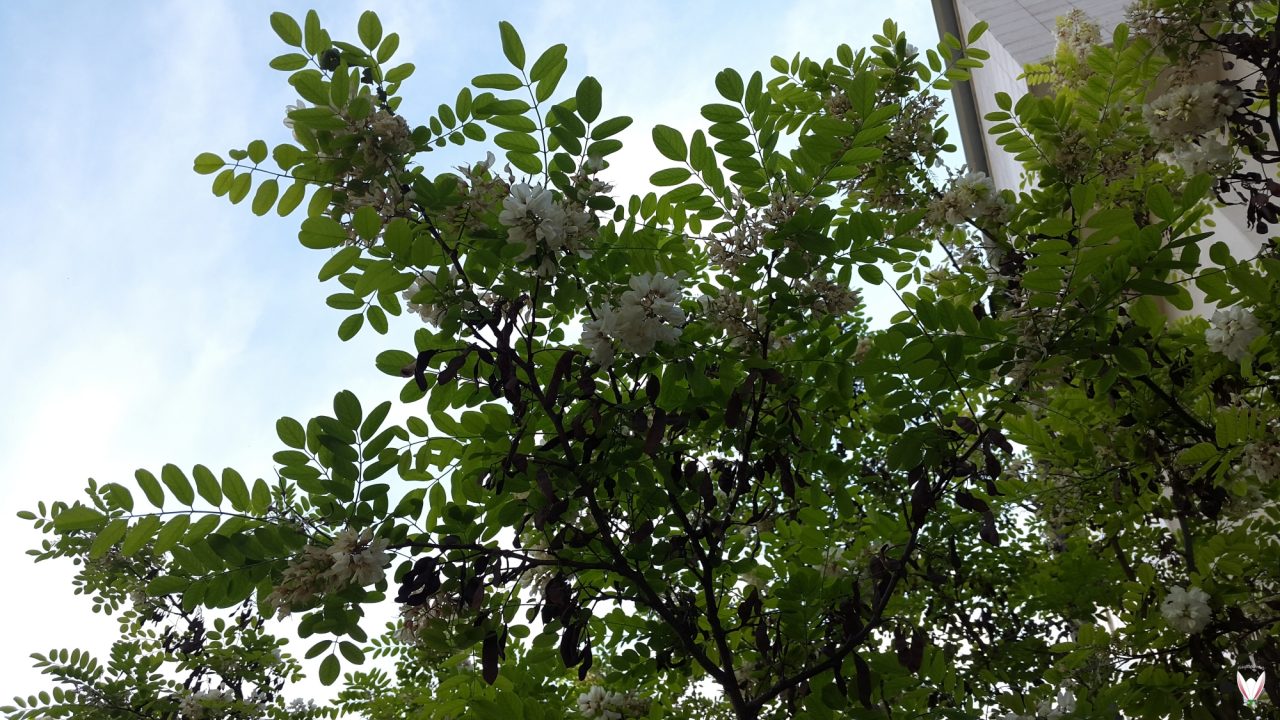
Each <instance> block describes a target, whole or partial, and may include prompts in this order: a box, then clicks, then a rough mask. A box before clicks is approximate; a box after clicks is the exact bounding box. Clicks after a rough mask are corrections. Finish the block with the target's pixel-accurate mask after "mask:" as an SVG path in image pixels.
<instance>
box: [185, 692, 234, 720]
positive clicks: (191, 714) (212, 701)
mask: <svg viewBox="0 0 1280 720" xmlns="http://www.w3.org/2000/svg"><path fill="white" fill-rule="evenodd" d="M233 702H235V696H234V695H232V694H231V691H230V690H226V689H225V688H224V689H222V690H201V691H199V692H188V693H187V694H186V695H183V696H182V700H181V701H180V702H179V703H178V713H179V714H180V715H181V716H182V718H183V720H214V719H215V718H221V717H226V716H227V714H228V712H229V711H230V709H231V708H230V705H231V704H232V703H233Z"/></svg>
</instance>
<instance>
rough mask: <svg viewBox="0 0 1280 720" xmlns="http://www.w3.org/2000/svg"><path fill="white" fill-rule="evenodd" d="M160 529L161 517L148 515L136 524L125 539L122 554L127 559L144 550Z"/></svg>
mask: <svg viewBox="0 0 1280 720" xmlns="http://www.w3.org/2000/svg"><path fill="white" fill-rule="evenodd" d="M159 529H160V517H159V516H157V515H147V516H146V517H144V518H142V519H141V520H139V521H138V522H137V524H135V525H134V526H133V527H132V528H131V529H130V530H129V533H128V534H127V535H125V537H124V543H123V544H122V545H121V546H120V553H121V554H122V555H124V556H125V557H129V556H130V555H133V554H134V553H136V552H138V551H139V550H141V549H142V546H144V545H146V544H147V543H148V542H150V541H151V538H152V537H154V536H155V534H156V531H157V530H159Z"/></svg>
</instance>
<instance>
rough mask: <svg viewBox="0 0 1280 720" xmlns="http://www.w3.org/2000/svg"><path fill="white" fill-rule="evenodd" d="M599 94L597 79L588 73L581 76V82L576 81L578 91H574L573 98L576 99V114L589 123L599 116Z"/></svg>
mask: <svg viewBox="0 0 1280 720" xmlns="http://www.w3.org/2000/svg"><path fill="white" fill-rule="evenodd" d="M600 95H601V89H600V81H599V80H596V79H595V78H593V77H591V76H590V75H588V76H586V77H584V78H582V82H580V83H578V91H577V92H576V93H574V99H575V100H577V101H578V116H579V117H581V118H582V119H583V120H586V121H587V122H589V123H593V122H595V121H596V118H598V117H600V105H601V99H600Z"/></svg>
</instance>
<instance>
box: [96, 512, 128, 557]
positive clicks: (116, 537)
mask: <svg viewBox="0 0 1280 720" xmlns="http://www.w3.org/2000/svg"><path fill="white" fill-rule="evenodd" d="M128 529H129V521H128V520H125V519H124V518H116V519H115V520H112V521H111V522H109V523H107V526H106V527H104V528H103V529H102V532H99V533H98V537H96V538H94V539H93V544H92V545H90V546H89V557H90V558H100V557H102V556H103V555H106V554H107V551H108V550H110V549H111V548H112V547H114V546H115V544H116V543H118V542H120V540H121V538H123V537H124V533H125V531H126V530H128Z"/></svg>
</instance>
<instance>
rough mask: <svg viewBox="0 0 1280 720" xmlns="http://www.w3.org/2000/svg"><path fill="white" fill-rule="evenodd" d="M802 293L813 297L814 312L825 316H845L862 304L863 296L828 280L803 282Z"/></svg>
mask: <svg viewBox="0 0 1280 720" xmlns="http://www.w3.org/2000/svg"><path fill="white" fill-rule="evenodd" d="M800 292H801V293H802V294H803V295H806V296H809V297H811V298H812V299H813V300H812V307H813V310H814V312H817V313H821V314H823V315H844V314H845V313H848V312H851V311H853V310H854V309H856V308H857V307H858V306H859V304H861V303H862V295H861V293H859V292H858V291H857V290H854V289H853V288H850V287H848V286H846V285H841V284H840V283H835V282H832V281H830V280H828V279H826V278H815V279H809V280H806V281H804V282H802V283H801V284H800Z"/></svg>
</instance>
